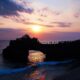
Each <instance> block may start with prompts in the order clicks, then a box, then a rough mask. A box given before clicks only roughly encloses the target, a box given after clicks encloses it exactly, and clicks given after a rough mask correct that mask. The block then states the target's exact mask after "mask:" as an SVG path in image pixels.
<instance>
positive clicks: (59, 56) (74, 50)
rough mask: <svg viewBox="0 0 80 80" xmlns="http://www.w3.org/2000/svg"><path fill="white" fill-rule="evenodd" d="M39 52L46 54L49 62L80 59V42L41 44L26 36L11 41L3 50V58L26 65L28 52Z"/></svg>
mask: <svg viewBox="0 0 80 80" xmlns="http://www.w3.org/2000/svg"><path fill="white" fill-rule="evenodd" d="M29 50H39V51H42V52H43V53H45V54H46V60H47V61H53V60H65V59H77V60H79V59H80V56H79V55H80V40H76V41H64V42H59V43H58V44H41V43H40V42H39V41H38V40H37V39H36V38H30V37H29V36H28V35H24V36H23V37H22V38H18V39H16V40H11V41H10V44H9V46H8V47H7V48H5V49H4V50H3V57H4V58H5V59H6V60H8V61H13V62H20V63H21V62H22V63H26V62H27V61H28V60H27V56H28V51H29Z"/></svg>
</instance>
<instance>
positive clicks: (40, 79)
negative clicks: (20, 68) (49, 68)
mask: <svg viewBox="0 0 80 80" xmlns="http://www.w3.org/2000/svg"><path fill="white" fill-rule="evenodd" d="M25 78H26V79H29V80H46V73H45V71H44V70H43V69H42V71H41V70H35V71H33V72H32V73H31V74H29V75H25Z"/></svg>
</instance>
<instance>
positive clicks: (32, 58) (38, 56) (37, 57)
mask: <svg viewBox="0 0 80 80" xmlns="http://www.w3.org/2000/svg"><path fill="white" fill-rule="evenodd" d="M45 58H46V56H45V54H44V53H42V52H40V51H33V50H30V51H29V55H28V60H29V62H30V63H37V62H43V61H44V59H45Z"/></svg>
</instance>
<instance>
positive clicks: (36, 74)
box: [0, 40, 80, 80]
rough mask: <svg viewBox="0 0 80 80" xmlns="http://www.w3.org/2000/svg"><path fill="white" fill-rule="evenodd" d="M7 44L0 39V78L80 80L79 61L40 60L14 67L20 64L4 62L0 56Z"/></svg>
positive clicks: (13, 79)
mask: <svg viewBox="0 0 80 80" xmlns="http://www.w3.org/2000/svg"><path fill="white" fill-rule="evenodd" d="M8 45H9V41H5V40H1V41H0V80H80V62H79V61H75V60H69V61H51V62H40V63H36V64H35V65H29V66H25V67H16V66H17V65H18V66H21V65H20V64H12V63H8V62H5V61H4V58H3V57H2V50H3V49H4V48H5V47H7V46H8ZM31 53H32V52H31ZM33 53H35V52H33Z"/></svg>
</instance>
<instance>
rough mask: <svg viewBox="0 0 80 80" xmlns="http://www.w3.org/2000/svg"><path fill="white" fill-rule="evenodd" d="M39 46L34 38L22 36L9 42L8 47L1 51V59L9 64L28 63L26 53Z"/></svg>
mask: <svg viewBox="0 0 80 80" xmlns="http://www.w3.org/2000/svg"><path fill="white" fill-rule="evenodd" d="M39 44H40V43H39V41H38V40H37V39H36V38H30V37H29V36H28V35H24V36H23V37H21V38H18V39H16V40H11V41H10V43H9V46H7V48H5V49H4V50H3V57H4V58H5V59H6V60H8V61H11V62H20V63H26V62H27V61H28V60H27V56H28V51H29V50H30V49H32V47H34V46H36V45H39Z"/></svg>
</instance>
